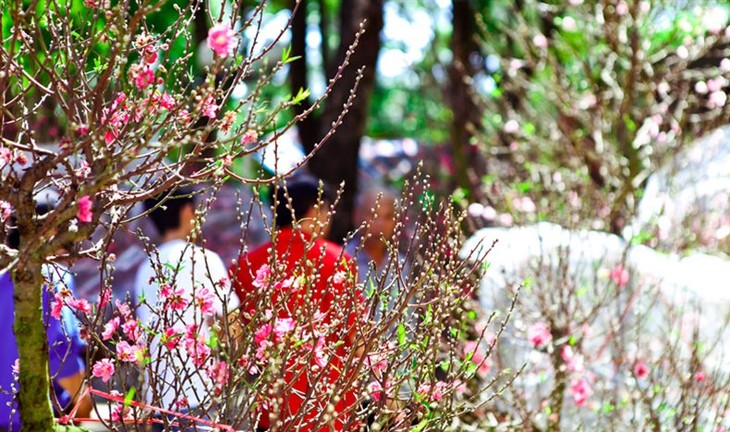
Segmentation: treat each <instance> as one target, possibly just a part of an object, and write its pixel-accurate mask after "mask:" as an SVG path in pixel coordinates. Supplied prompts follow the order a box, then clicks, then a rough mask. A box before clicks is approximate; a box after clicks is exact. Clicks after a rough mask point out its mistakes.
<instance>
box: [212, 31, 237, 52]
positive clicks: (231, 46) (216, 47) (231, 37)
mask: <svg viewBox="0 0 730 432" xmlns="http://www.w3.org/2000/svg"><path fill="white" fill-rule="evenodd" d="M236 45H238V40H237V39H236V34H235V33H234V32H233V29H231V28H230V27H229V26H228V25H226V24H224V23H218V24H216V25H214V26H213V27H212V28H211V29H210V30H208V46H209V47H210V49H211V50H213V52H214V53H216V55H218V56H221V57H228V56H229V55H231V54H233V51H234V50H235V49H236Z"/></svg>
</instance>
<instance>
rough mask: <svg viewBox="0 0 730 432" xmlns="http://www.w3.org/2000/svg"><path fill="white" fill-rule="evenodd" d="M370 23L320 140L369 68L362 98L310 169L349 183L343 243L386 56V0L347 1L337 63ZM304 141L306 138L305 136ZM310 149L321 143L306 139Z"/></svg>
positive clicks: (338, 230) (341, 210)
mask: <svg viewBox="0 0 730 432" xmlns="http://www.w3.org/2000/svg"><path fill="white" fill-rule="evenodd" d="M363 22H365V33H364V34H363V35H362V37H361V38H360V42H359V45H358V46H357V48H355V52H354V54H353V55H352V56H351V57H350V63H349V65H348V66H347V67H346V68H345V70H344V71H343V73H342V77H341V78H340V80H339V81H338V82H337V84H336V85H335V86H334V88H333V90H332V93H331V94H330V96H329V97H328V98H327V100H326V102H325V107H324V112H323V113H322V117H321V121H320V130H319V131H318V133H319V135H318V136H319V137H322V136H324V135H325V134H326V133H327V131H328V130H329V129H330V127H331V126H332V123H333V122H334V121H335V120H336V119H337V117H338V116H339V115H340V113H341V112H342V109H343V106H344V104H345V103H346V101H347V99H348V97H349V96H350V91H351V89H352V88H353V87H354V86H355V83H356V82H357V77H358V70H360V69H361V68H364V71H363V76H362V78H361V79H360V82H359V86H358V90H357V97H356V98H355V100H354V102H353V104H352V106H351V107H350V108H349V110H348V112H347V114H346V115H345V117H344V119H343V122H342V124H341V125H340V126H339V127H338V128H337V131H336V132H335V133H334V135H333V136H332V137H331V138H330V139H329V141H327V143H326V144H325V145H323V146H322V147H321V148H320V149H319V151H318V152H317V153H316V154H315V156H314V157H313V158H312V160H311V162H310V165H309V168H310V169H311V171H312V173H313V174H315V175H317V176H318V177H320V178H321V179H322V180H324V181H326V182H327V183H329V184H330V185H332V186H338V185H339V184H340V183H342V182H343V181H344V182H345V189H344V193H343V195H342V199H341V202H340V205H339V207H338V209H337V217H336V218H334V220H333V222H334V223H333V227H332V231H331V234H330V237H331V238H332V239H333V240H335V241H342V239H343V237H344V236H345V235H346V234H347V233H348V232H349V231H350V230H351V228H352V208H353V204H354V198H355V193H356V191H357V173H358V170H357V163H358V154H359V152H360V140H361V138H362V136H363V135H364V134H365V126H366V123H367V119H368V114H369V111H370V96H371V94H372V91H373V87H374V84H375V65H376V63H377V60H378V54H379V53H380V46H381V43H380V32H381V30H382V28H383V1H382V0H343V2H342V5H341V22H340V34H341V35H342V40H341V41H340V46H339V48H338V53H337V58H336V59H335V62H336V64H341V63H342V62H343V61H344V59H345V54H346V52H347V50H348V48H349V46H350V44H352V43H353V41H354V39H355V34H356V32H357V31H358V29H359V26H360V24H361V23H363ZM303 138H304V137H303ZM302 142H303V143H304V147H305V150H307V151H311V150H312V148H313V146H314V144H315V143H316V142H315V141H308V140H306V139H303V140H302Z"/></svg>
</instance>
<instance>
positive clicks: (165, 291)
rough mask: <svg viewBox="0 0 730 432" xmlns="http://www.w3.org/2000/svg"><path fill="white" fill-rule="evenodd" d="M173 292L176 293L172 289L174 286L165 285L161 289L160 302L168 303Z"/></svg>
mask: <svg viewBox="0 0 730 432" xmlns="http://www.w3.org/2000/svg"><path fill="white" fill-rule="evenodd" d="M173 292H175V290H174V289H173V288H172V285H170V284H163V285H162V286H161V287H160V300H162V301H163V302H165V301H167V299H169V298H170V296H171V295H172V294H173Z"/></svg>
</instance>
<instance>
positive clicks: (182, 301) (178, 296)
mask: <svg viewBox="0 0 730 432" xmlns="http://www.w3.org/2000/svg"><path fill="white" fill-rule="evenodd" d="M160 300H162V302H163V303H164V308H165V310H168V309H169V310H176V311H184V310H185V309H187V307H188V305H189V304H190V298H189V297H188V295H187V294H186V293H185V288H182V287H173V286H171V285H169V284H164V285H162V287H160Z"/></svg>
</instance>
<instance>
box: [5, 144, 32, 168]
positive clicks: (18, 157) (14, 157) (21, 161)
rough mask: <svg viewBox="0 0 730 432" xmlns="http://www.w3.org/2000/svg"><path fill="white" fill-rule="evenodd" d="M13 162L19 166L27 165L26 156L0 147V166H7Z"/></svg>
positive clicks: (20, 152)
mask: <svg viewBox="0 0 730 432" xmlns="http://www.w3.org/2000/svg"><path fill="white" fill-rule="evenodd" d="M13 161H15V163H17V164H18V165H20V166H25V164H27V163H28V156H27V155H26V154H25V153H24V152H22V151H16V150H10V149H9V148H6V147H0V166H5V165H8V164H10V163H11V162H13Z"/></svg>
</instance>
